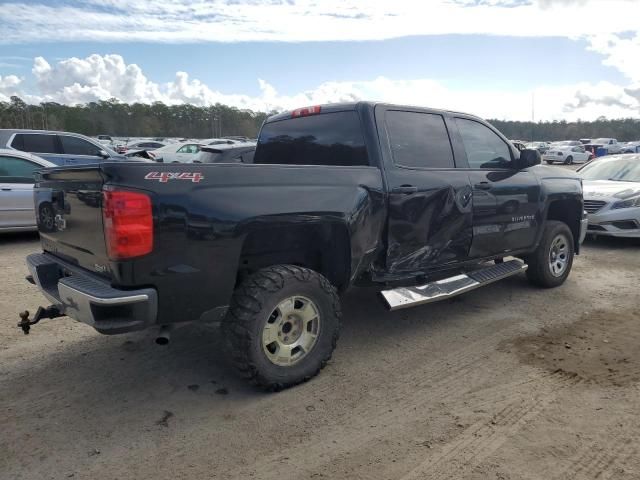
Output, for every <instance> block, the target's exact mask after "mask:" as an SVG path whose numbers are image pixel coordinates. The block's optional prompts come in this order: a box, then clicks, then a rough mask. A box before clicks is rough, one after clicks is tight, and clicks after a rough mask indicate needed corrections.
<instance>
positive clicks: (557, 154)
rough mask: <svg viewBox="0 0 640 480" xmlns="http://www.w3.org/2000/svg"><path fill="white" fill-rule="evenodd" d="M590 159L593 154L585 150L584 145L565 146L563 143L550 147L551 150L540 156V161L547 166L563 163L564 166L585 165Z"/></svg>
mask: <svg viewBox="0 0 640 480" xmlns="http://www.w3.org/2000/svg"><path fill="white" fill-rule="evenodd" d="M592 158H593V153H591V152H590V151H588V150H586V149H585V148H584V145H567V144H564V143H558V144H554V145H551V148H549V150H547V151H546V152H545V153H544V155H542V160H544V161H545V162H547V163H548V164H549V165H551V164H552V163H564V164H565V165H572V164H574V163H585V162H588V161H589V160H591V159H592Z"/></svg>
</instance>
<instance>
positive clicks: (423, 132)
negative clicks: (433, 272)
mask: <svg viewBox="0 0 640 480" xmlns="http://www.w3.org/2000/svg"><path fill="white" fill-rule="evenodd" d="M376 124H377V128H378V132H379V136H380V142H381V147H382V157H383V161H384V169H385V176H386V182H387V188H388V192H389V197H388V202H389V209H388V211H389V219H388V225H387V257H386V266H387V272H388V273H390V274H413V273H419V272H423V271H426V270H429V269H432V268H434V267H442V266H446V265H451V264H455V263H458V262H461V261H464V260H466V259H467V257H468V255H469V249H470V247H471V240H472V233H473V218H472V216H473V212H472V189H471V184H470V180H469V176H468V174H467V172H465V171H464V170H457V169H456V162H455V157H454V154H453V149H452V146H451V141H450V137H449V132H448V131H447V126H446V123H445V119H444V117H443V115H442V113H441V112H434V111H430V110H426V109H411V108H406V109H398V107H391V106H385V105H378V106H377V107H376Z"/></svg>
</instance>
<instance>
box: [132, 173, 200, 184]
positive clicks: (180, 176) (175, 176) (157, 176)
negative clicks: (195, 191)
mask: <svg viewBox="0 0 640 480" xmlns="http://www.w3.org/2000/svg"><path fill="white" fill-rule="evenodd" d="M144 179H145V180H157V181H159V182H160V183H167V182H168V181H169V180H191V181H192V182H193V183H198V182H200V180H204V175H202V174H201V173H199V172H149V173H147V174H146V175H145V177H144Z"/></svg>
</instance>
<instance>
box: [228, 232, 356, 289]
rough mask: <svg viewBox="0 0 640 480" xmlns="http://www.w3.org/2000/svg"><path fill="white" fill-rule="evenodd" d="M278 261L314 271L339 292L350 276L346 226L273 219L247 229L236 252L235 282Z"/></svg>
mask: <svg viewBox="0 0 640 480" xmlns="http://www.w3.org/2000/svg"><path fill="white" fill-rule="evenodd" d="M281 264H290V265H297V266H300V267H305V268H309V269H311V270H314V271H316V272H318V273H320V274H321V275H323V276H324V277H326V278H327V279H328V280H329V281H330V282H331V284H333V285H334V286H335V287H336V288H337V289H338V290H339V291H343V290H345V289H346V288H347V287H348V285H349V280H350V275H351V241H350V235H349V230H348V228H347V225H346V224H345V223H343V222H339V221H323V222H314V223H303V222H297V223H294V224H291V223H281V224H278V223H277V222H273V224H272V225H267V226H259V227H257V228H251V229H249V231H248V232H247V234H246V236H245V238H244V241H243V244H242V249H241V252H240V259H239V268H238V278H237V279H236V284H239V283H240V282H241V281H242V280H243V279H244V278H245V277H246V276H247V275H250V274H251V273H253V272H256V271H258V270H260V269H262V268H265V267H269V266H272V265H281Z"/></svg>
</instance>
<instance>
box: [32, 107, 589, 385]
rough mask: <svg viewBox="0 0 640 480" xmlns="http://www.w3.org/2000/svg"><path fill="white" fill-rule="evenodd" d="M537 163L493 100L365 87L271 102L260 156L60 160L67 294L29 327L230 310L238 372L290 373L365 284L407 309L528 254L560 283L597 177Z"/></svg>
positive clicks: (47, 255)
mask: <svg viewBox="0 0 640 480" xmlns="http://www.w3.org/2000/svg"><path fill="white" fill-rule="evenodd" d="M539 163H540V156H539V154H538V153H537V152H535V151H529V150H525V151H522V152H520V151H518V150H517V149H516V148H514V147H513V145H512V144H511V143H509V141H508V140H506V139H505V137H504V136H503V135H501V134H500V132H498V131H497V130H496V129H495V128H493V127H492V126H491V125H489V124H488V123H486V122H484V121H483V120H481V119H479V118H477V117H474V116H471V115H466V114H462V113H456V112H449V111H440V110H432V109H425V108H416V107H407V106H396V105H387V104H379V103H369V102H360V103H352V104H339V105H326V106H324V105H323V106H315V107H308V108H302V109H298V110H294V111H292V112H288V113H282V114H278V115H274V116H272V117H270V118H269V119H268V120H267V121H266V122H265V123H264V125H263V127H262V130H261V132H260V136H259V140H258V147H257V150H256V152H255V157H254V163H252V164H237V163H234V164H212V165H205V164H188V165H187V164H182V165H178V164H167V165H163V164H149V163H131V164H126V163H122V162H120V163H102V164H97V165H89V166H78V167H61V168H53V169H48V170H44V171H42V172H40V173H39V174H38V178H37V184H36V188H35V192H34V196H35V200H36V209H37V212H38V224H39V230H40V236H41V242H42V249H43V252H42V253H37V254H33V255H30V256H29V257H28V258H27V264H28V268H29V270H30V275H29V277H27V278H28V280H30V281H31V282H33V283H35V284H36V285H37V286H38V287H39V288H40V290H41V291H42V293H43V294H44V296H45V297H47V298H48V299H49V300H50V301H51V303H52V305H51V306H49V307H46V308H45V307H41V308H40V309H39V311H38V312H37V313H36V315H35V316H34V317H33V318H29V316H28V313H27V312H23V314H22V315H21V317H22V320H21V322H20V324H19V326H20V327H22V328H23V329H24V330H25V331H26V332H28V330H29V327H30V326H31V325H33V324H34V323H35V322H37V321H38V320H40V319H41V318H53V317H58V316H63V315H66V316H69V317H72V318H74V319H76V320H79V321H82V322H85V323H87V324H89V325H91V326H93V327H94V328H95V329H96V330H97V331H98V332H101V333H106V334H114V333H123V332H129V331H133V330H139V329H143V328H149V327H153V328H156V329H158V332H159V333H158V342H159V343H160V342H164V343H166V342H167V341H168V335H169V330H170V329H171V327H173V326H175V325H176V324H178V323H179V322H188V321H199V322H213V323H216V322H219V323H220V324H221V327H222V329H221V330H222V332H223V333H224V334H225V335H226V336H227V337H228V342H227V344H228V346H229V349H230V356H231V357H232V359H233V361H234V363H235V364H236V365H237V367H238V369H239V371H240V372H241V373H242V374H243V375H244V376H246V377H247V378H249V379H250V380H252V381H253V382H254V383H256V384H258V385H260V386H262V387H265V388H268V389H279V388H284V387H287V386H290V385H293V384H296V383H298V382H301V381H304V380H306V379H308V378H310V377H312V376H314V375H316V374H317V373H318V371H319V370H320V369H321V368H322V367H323V366H324V365H325V363H326V362H327V360H328V359H329V358H330V356H331V354H332V351H333V349H334V348H335V346H336V341H337V339H338V333H339V329H340V301H339V297H338V294H339V293H342V292H344V291H346V290H347V289H348V288H349V287H350V286H352V285H379V286H381V290H382V292H381V295H382V298H383V299H384V301H385V302H386V303H387V305H388V307H389V308H390V309H397V308H404V307H408V306H413V305H419V304H424V303H428V302H432V301H436V300H440V299H443V298H448V297H451V296H453V295H457V294H460V293H463V292H466V291H469V290H471V289H474V288H477V287H480V286H483V285H486V284H489V283H491V282H494V281H496V280H500V279H502V278H505V277H508V276H511V275H515V274H518V273H519V272H522V271H524V270H526V272H527V275H528V278H529V279H530V280H531V282H532V283H534V284H536V285H539V286H542V287H555V286H558V285H560V284H562V283H563V282H564V281H565V279H566V278H567V276H568V275H569V272H570V270H571V266H572V262H573V256H574V254H577V253H578V252H579V248H580V242H581V241H582V239H583V237H584V233H585V231H586V230H585V229H586V221H585V218H584V214H583V199H582V185H581V181H580V179H579V178H578V177H577V176H576V175H575V174H574V173H573V172H570V171H567V170H563V169H561V168H558V167H547V166H541V165H538V164H539ZM516 257H517V258H516Z"/></svg>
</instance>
